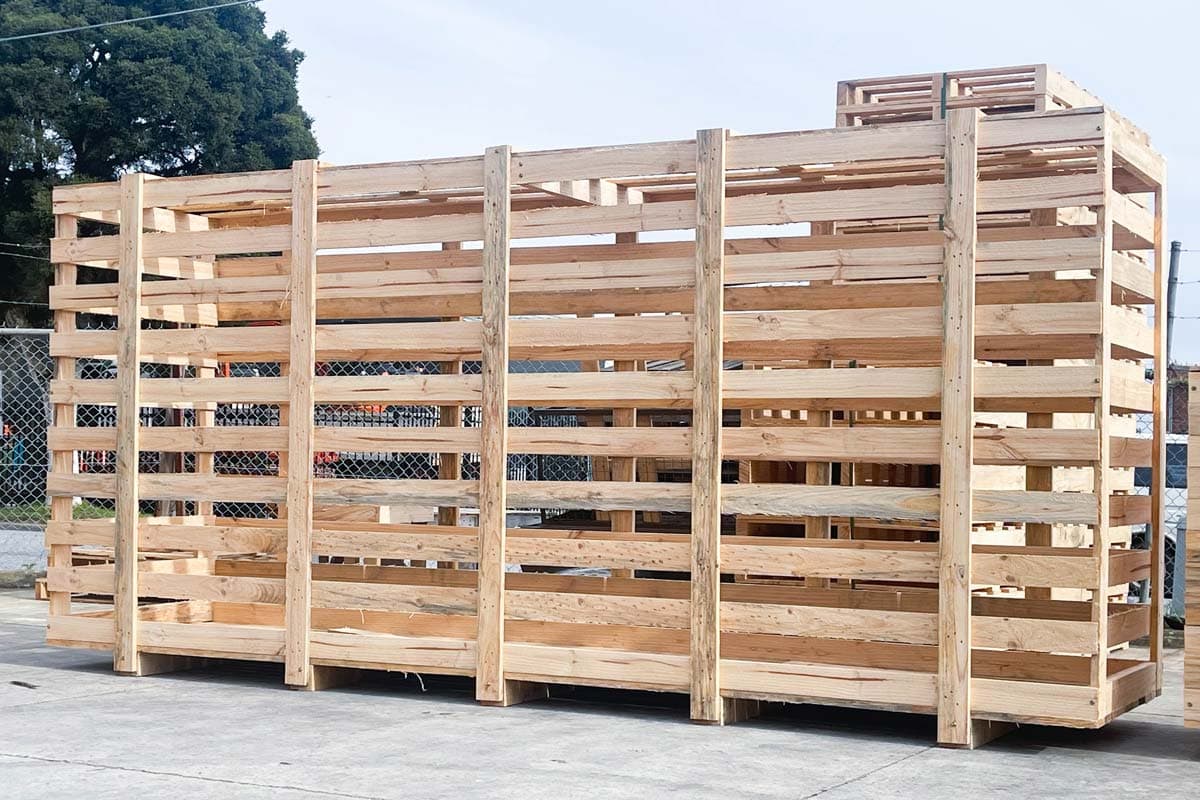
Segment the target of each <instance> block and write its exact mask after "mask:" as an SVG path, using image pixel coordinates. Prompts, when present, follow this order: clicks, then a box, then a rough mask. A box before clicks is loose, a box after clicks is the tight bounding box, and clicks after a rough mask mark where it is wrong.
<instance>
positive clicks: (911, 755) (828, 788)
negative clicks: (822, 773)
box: [799, 745, 935, 800]
mask: <svg viewBox="0 0 1200 800" xmlns="http://www.w3.org/2000/svg"><path fill="white" fill-rule="evenodd" d="M934 748H935V745H930V746H929V747H923V748H921V749H920V750H918V751H917V752H915V753H909V754H908V755H906V756H903V757H902V758H897V759H896V760H895V761H889V762H888V763H886V764H880V765H879V766H878V767H876V768H875V769H871V770H867V771H866V772H864V773H863V774H862V775H855V776H854V777H853V778H847V779H846V780H844V781H842V782H841V783H835V784H834V785H833V786H826V787H825V788H824V789H818V790H817V791H815V792H813V793H812V794H806V795H804V796H803V797H801V798H799V800H809V798H813V797H820V796H821V795H823V794H826V793H828V792H832V791H833V790H834V789H840V788H842V787H843V786H849V785H850V784H852V783H857V782H858V781H861V780H862V779H863V778H869V777H871V776H872V775H874V774H876V773H879V772H883V771H884V770H885V769H888V768H889V767H894V766H896V765H897V764H902V763H904V762H905V761H908V760H909V759H910V758H916V757H917V756H919V755H921V754H923V753H928V752H929V751H930V750H933V749H934Z"/></svg>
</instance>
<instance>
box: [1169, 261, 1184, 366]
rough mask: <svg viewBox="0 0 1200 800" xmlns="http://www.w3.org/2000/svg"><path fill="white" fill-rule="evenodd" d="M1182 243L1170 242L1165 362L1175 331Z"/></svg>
mask: <svg viewBox="0 0 1200 800" xmlns="http://www.w3.org/2000/svg"><path fill="white" fill-rule="evenodd" d="M1182 250H1183V245H1182V244H1180V243H1179V242H1171V266H1170V267H1169V269H1168V271H1167V364H1170V363H1171V340H1172V339H1173V338H1174V333H1175V285H1176V284H1177V283H1178V282H1179V254H1180V252H1182Z"/></svg>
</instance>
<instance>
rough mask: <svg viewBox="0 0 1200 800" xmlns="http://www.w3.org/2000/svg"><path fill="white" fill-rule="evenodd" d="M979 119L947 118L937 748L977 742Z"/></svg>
mask: <svg viewBox="0 0 1200 800" xmlns="http://www.w3.org/2000/svg"><path fill="white" fill-rule="evenodd" d="M979 117H980V113H979V111H978V110H976V109H974V108H970V109H954V110H953V111H951V112H949V114H948V115H947V117H946V214H945V218H944V221H945V231H946V269H945V271H944V274H943V277H942V291H943V293H944V299H943V306H942V315H943V323H942V324H943V327H944V335H943V339H942V416H941V426H940V427H941V432H942V459H941V476H942V485H941V497H940V500H941V507H940V510H939V515H938V516H939V520H938V521H939V526H940V530H939V535H938V592H939V594H938V598H939V612H938V743H939V744H943V745H952V746H968V745H970V743H971V576H972V570H971V523H972V521H973V513H972V512H973V507H974V504H973V498H972V493H973V486H974V484H973V481H972V470H973V465H974V456H973V444H974V429H975V422H974V410H975V403H974V395H975V392H974V374H975V348H974V342H975V336H974V330H975V219H976V202H975V198H976V187H977V185H978V182H979V170H978V162H977V159H978V153H979V145H978V136H979Z"/></svg>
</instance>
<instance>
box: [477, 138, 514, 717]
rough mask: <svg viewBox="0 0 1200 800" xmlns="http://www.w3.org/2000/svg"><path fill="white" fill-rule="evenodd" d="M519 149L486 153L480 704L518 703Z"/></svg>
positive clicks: (480, 452) (478, 658)
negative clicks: (514, 559)
mask: <svg viewBox="0 0 1200 800" xmlns="http://www.w3.org/2000/svg"><path fill="white" fill-rule="evenodd" d="M512 169H513V165H512V149H511V148H510V147H508V146H507V145H503V146H500V147H491V148H488V150H487V151H486V152H485V154H484V159H483V180H484V237H483V318H482V320H481V324H482V327H483V354H482V355H483V359H482V396H481V398H480V420H481V422H480V437H481V441H480V448H479V559H478V561H479V589H478V591H479V607H478V612H477V613H478V619H479V622H478V633H477V664H476V675H475V699H477V700H479V701H480V702H482V703H488V704H493V705H507V704H508V703H509V702H510V701H511V700H513V699H515V698H514V695H512V694H510V692H509V691H508V688H507V679H506V677H505V667H504V657H505V648H504V568H505V563H506V562H505V556H504V538H505V537H504V531H505V527H506V526H505V520H506V516H507V511H508V502H507V499H506V498H507V488H508V486H507V483H508V482H507V480H506V477H507V469H508V268H509V235H510V225H511V223H510V214H511V212H510V203H511V192H512V182H513V181H512Z"/></svg>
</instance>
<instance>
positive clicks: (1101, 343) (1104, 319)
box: [1089, 113, 1153, 720]
mask: <svg viewBox="0 0 1200 800" xmlns="http://www.w3.org/2000/svg"><path fill="white" fill-rule="evenodd" d="M1103 124H1104V144H1103V145H1102V146H1101V147H1100V149H1099V150H1098V151H1097V152H1096V170H1097V171H1098V172H1099V174H1100V186H1101V202H1100V205H1099V206H1097V207H1096V236H1098V237H1099V238H1100V263H1099V264H1098V265H1097V266H1098V269H1097V270H1096V297H1095V300H1096V304H1097V306H1099V308H1100V309H1101V312H1100V313H1101V316H1100V334H1099V335H1098V336H1097V337H1096V354H1095V362H1096V371H1097V372H1098V373H1099V376H1100V387H1099V389H1100V391H1099V395H1098V396H1097V397H1096V405H1095V411H1094V413H1093V418H1094V424H1095V429H1096V433H1097V435H1098V436H1099V439H1100V452H1099V453H1098V454H1097V455H1098V458H1097V459H1096V461H1095V463H1094V464H1093V468H1092V491H1093V492H1094V493H1095V497H1096V524H1095V526H1094V527H1093V528H1092V531H1093V533H1092V555H1093V558H1094V560H1095V563H1096V584H1097V586H1096V591H1095V595H1094V596H1093V597H1092V621H1093V622H1095V623H1096V635H1097V646H1096V654H1095V655H1094V656H1092V669H1091V676H1090V681H1089V685H1090V686H1091V687H1092V688H1094V689H1096V690H1097V701H1096V716H1097V718H1098V719H1100V720H1104V719H1105V718H1106V717H1107V716H1108V713H1109V710H1110V709H1109V705H1110V704H1111V701H1112V695H1111V693H1110V692H1109V691H1108V687H1107V684H1108V590H1109V585H1108V581H1109V563H1110V555H1109V547H1110V546H1111V534H1110V531H1109V505H1110V500H1109V495H1110V494H1111V489H1110V476H1109V464H1110V463H1111V453H1112V424H1111V421H1112V408H1111V400H1110V398H1111V394H1112V334H1111V327H1110V325H1109V317H1110V316H1111V312H1112V285H1113V283H1112V252H1113V215H1112V205H1113V126H1112V119H1111V117H1110V116H1109V115H1108V114H1107V113H1106V114H1105V115H1104V117H1103ZM1151 624H1152V625H1153V622H1152V623H1151Z"/></svg>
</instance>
